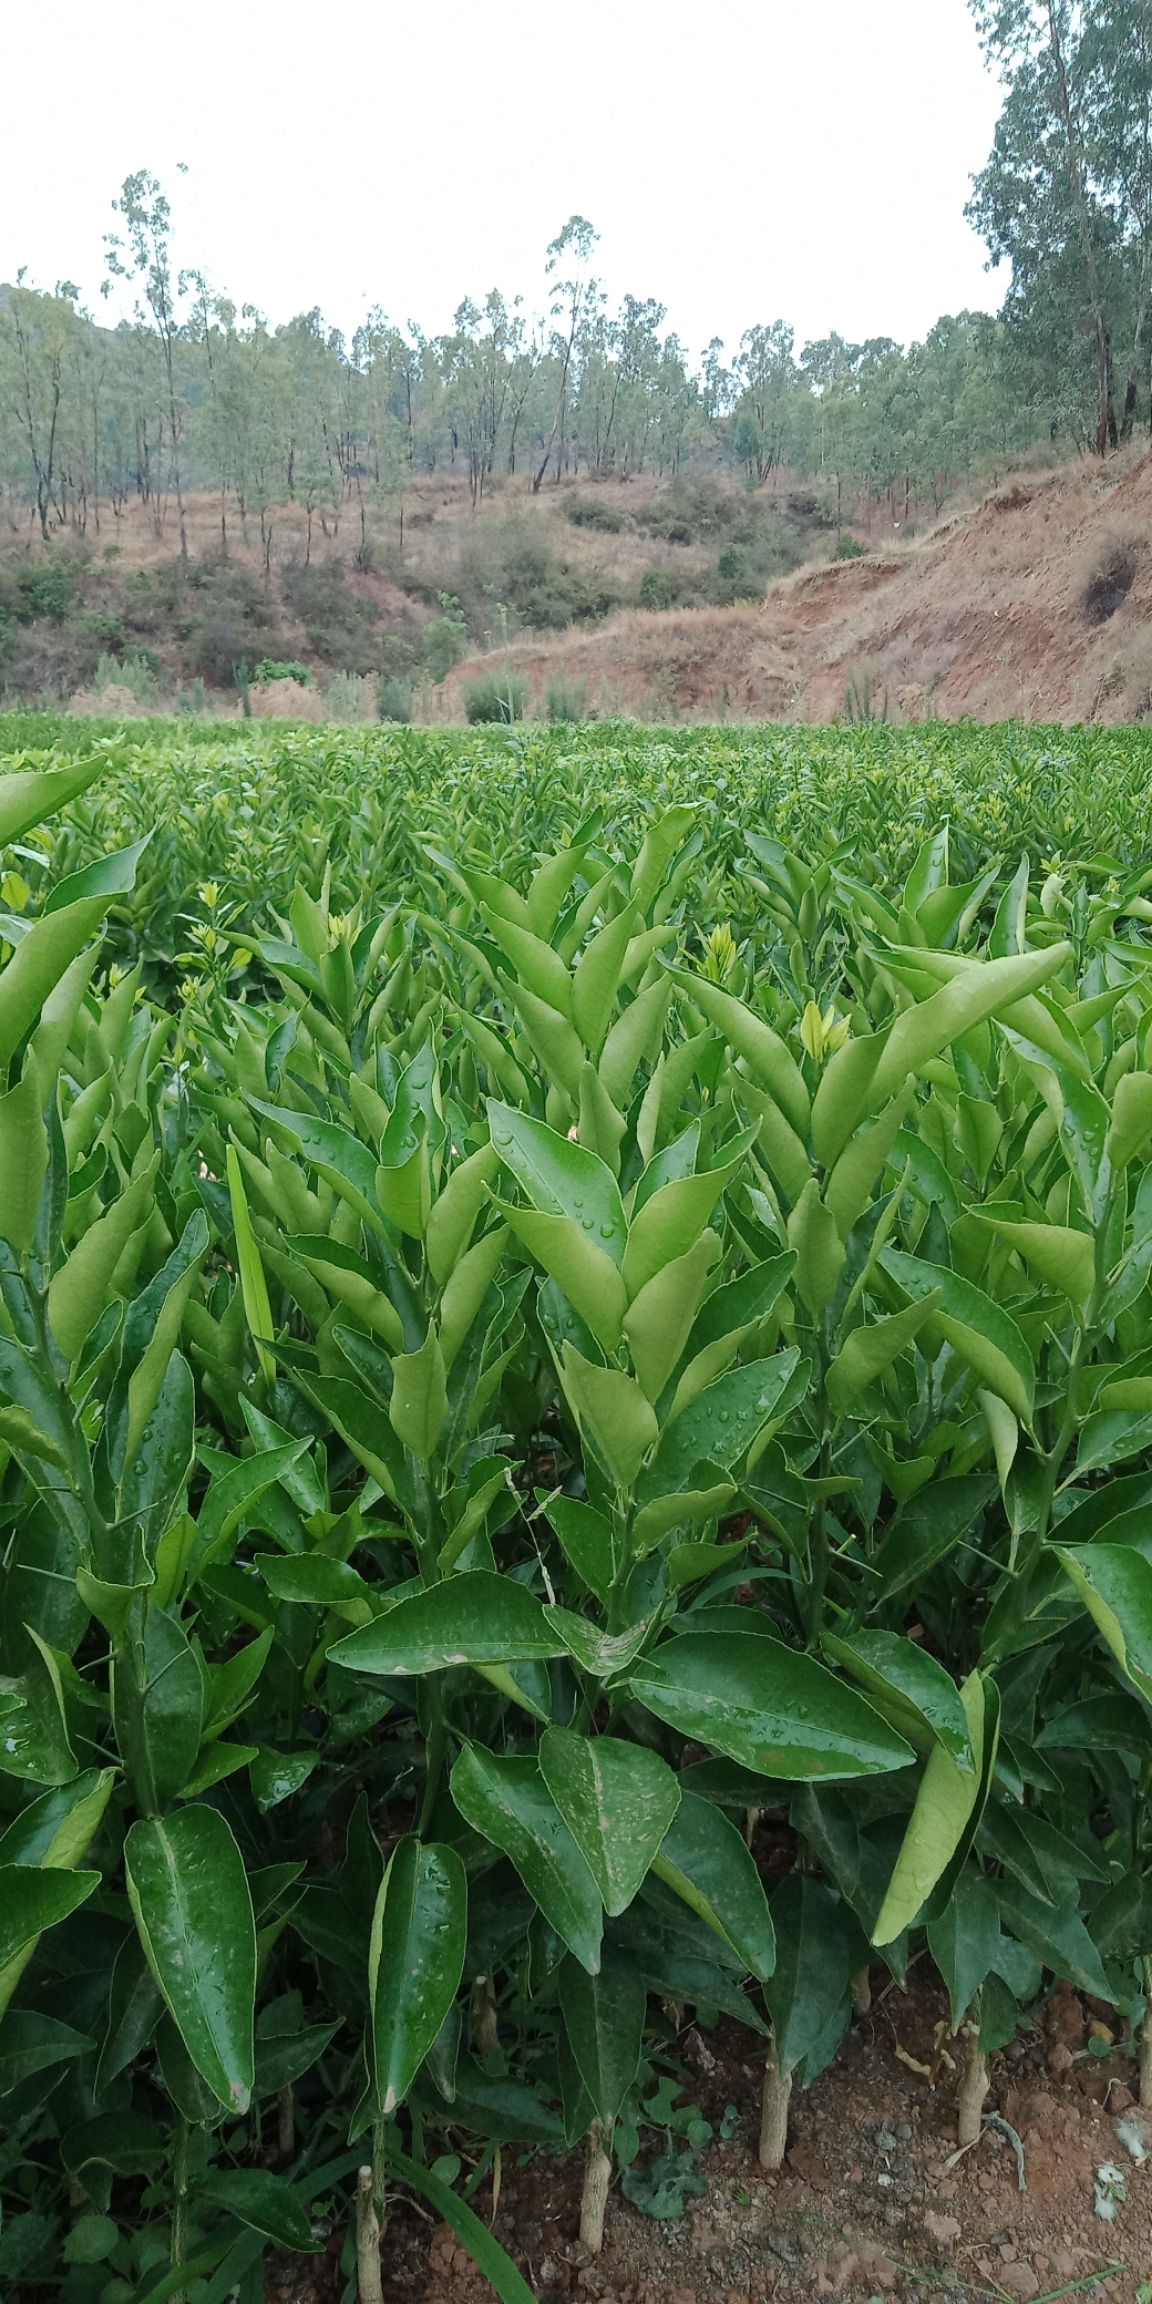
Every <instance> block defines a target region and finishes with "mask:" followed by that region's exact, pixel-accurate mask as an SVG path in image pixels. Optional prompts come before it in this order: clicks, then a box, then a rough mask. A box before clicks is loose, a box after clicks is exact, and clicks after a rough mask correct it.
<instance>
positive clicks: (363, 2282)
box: [356, 2168, 384, 2304]
mask: <svg viewBox="0 0 1152 2304" xmlns="http://www.w3.org/2000/svg"><path fill="white" fill-rule="evenodd" d="M373 2190H374V2187H373V2179H372V2170H371V2169H370V2168H362V2169H361V2170H360V2173H359V2175H358V2176H357V2179H356V2293H357V2296H358V2297H359V2304H384V2288H383V2283H382V2280H381V2276H380V2224H379V2219H378V2217H377V2214H376V2202H375V2199H374V2197H373Z"/></svg>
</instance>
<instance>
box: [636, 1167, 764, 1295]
mask: <svg viewBox="0 0 1152 2304" xmlns="http://www.w3.org/2000/svg"><path fill="white" fill-rule="evenodd" d="M749 1141H750V1138H748V1137H745V1138H742V1139H741V1140H740V1142H739V1146H738V1149H737V1154H736V1157H735V1158H734V1159H728V1160H726V1161H725V1162H724V1164H723V1166H721V1167H719V1168H705V1169H702V1170H701V1171H700V1173H699V1174H698V1175H695V1176H676V1177H673V1178H672V1179H671V1180H670V1182H669V1183H667V1184H661V1185H660V1186H659V1188H658V1189H657V1190H656V1191H655V1192H653V1193H652V1194H651V1196H650V1197H649V1198H648V1199H647V1200H645V1201H644V1202H643V1204H642V1206H640V1207H638V1208H637V1210H636V1211H635V1213H634V1215H633V1218H632V1223H631V1227H630V1230H629V1234H628V1246H627V1248H626V1250H625V1253H624V1282H625V1286H626V1287H627V1290H628V1294H629V1296H638V1295H639V1293H640V1290H641V1289H642V1288H643V1287H644V1285H645V1283H646V1282H647V1281H650V1280H651V1279H652V1278H653V1276H654V1275H655V1274H656V1273H657V1272H660V1271H662V1270H663V1268H664V1266H665V1265H666V1264H671V1263H673V1262H674V1261H675V1260H676V1258H677V1257H679V1256H686V1255H687V1253H688V1250H689V1249H690V1248H693V1247H694V1246H695V1244H696V1242H697V1241H698V1240H699V1238H700V1235H701V1233H702V1232H703V1230H704V1228H705V1226H706V1224H707V1222H708V1219H709V1217H710V1216H711V1214H712V1212H713V1209H714V1208H715V1206H716V1203H717V1201H718V1200H719V1199H720V1198H721V1196H722V1194H723V1192H724V1190H725V1187H726V1186H727V1185H728V1184H729V1183H730V1181H731V1179H732V1177H733V1176H735V1175H736V1174H737V1172H738V1171H739V1169H740V1168H741V1167H742V1166H743V1164H744V1160H745V1157H746V1154H747V1151H748V1146H749ZM729 1150H731V1147H729Z"/></svg>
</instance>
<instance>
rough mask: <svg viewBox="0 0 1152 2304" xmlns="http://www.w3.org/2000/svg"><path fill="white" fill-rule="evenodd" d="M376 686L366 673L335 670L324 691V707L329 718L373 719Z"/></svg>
mask: <svg viewBox="0 0 1152 2304" xmlns="http://www.w3.org/2000/svg"><path fill="white" fill-rule="evenodd" d="M376 686H377V684H376V682H375V681H373V680H372V679H370V678H369V677H368V675H367V674H365V673H360V672H334V673H333V675H332V678H331V679H330V681H329V682H328V686H327V688H326V689H325V691H324V709H325V712H326V713H327V716H328V718H329V720H371V719H372V718H373V717H374V707H375V702H376V693H375V692H376Z"/></svg>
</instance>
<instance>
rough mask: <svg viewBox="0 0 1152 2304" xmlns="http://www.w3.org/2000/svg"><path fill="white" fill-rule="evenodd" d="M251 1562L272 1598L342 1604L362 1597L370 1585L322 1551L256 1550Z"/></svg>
mask: <svg viewBox="0 0 1152 2304" xmlns="http://www.w3.org/2000/svg"><path fill="white" fill-rule="evenodd" d="M252 1565H253V1567H254V1568H256V1569H258V1570H259V1572H260V1574H261V1576H262V1577H263V1578H264V1582H265V1583H266V1585H267V1586H268V1590H269V1591H270V1592H271V1594H272V1597H273V1599H274V1600H290V1601H296V1602H302V1603H303V1604H304V1605H306V1606H307V1607H310V1608H340V1607H345V1606H346V1605H347V1603H348V1602H349V1601H350V1600H353V1601H355V1600H365V1599H366V1598H367V1595H368V1593H369V1591H370V1589H371V1587H370V1586H369V1585H367V1584H366V1583H365V1582H364V1578H363V1577H362V1576H359V1575H357V1573H356V1570H355V1568H351V1567H349V1565H348V1562H347V1561H346V1560H330V1559H329V1558H328V1556H327V1554H325V1553H323V1552H303V1553H302V1552H289V1553H287V1554H285V1553H283V1552H259V1553H257V1555H256V1558H255V1560H254V1561H253V1563H252Z"/></svg>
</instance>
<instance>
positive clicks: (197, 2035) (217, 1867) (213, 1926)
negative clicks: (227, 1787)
mask: <svg viewBox="0 0 1152 2304" xmlns="http://www.w3.org/2000/svg"><path fill="white" fill-rule="evenodd" d="M124 1859H125V1868H126V1873H127V1884H128V1896H129V1900H130V1902H131V1905H132V1911H133V1916H134V1918H135V1921H136V1926H137V1929H138V1931H139V1934H140V1941H141V1943H142V1944H143V1946H144V1950H145V1953H146V1955H147V1958H148V1965H149V1967H150V1968H151V1970H152V1974H153V1976H154V1977H155V1979H156V1982H157V1984H158V1985H159V1988H160V1991H161V1993H162V1994H163V1997H164V2000H165V2003H166V2005H167V2007H168V2009H169V2012H170V2014H171V2015H172V2017H173V2019H174V2021H175V2024H176V2027H177V2029H178V2031H179V2033H180V2036H181V2038H182V2040H183V2042H184V2046H185V2048H186V2049H187V2051H188V2054H189V2056H190V2057H191V2059H192V2062H193V2064H194V2065H195V2066H196V2069H197V2071H198V2072H199V2073H200V2075H201V2077H202V2079H204V2080H206V2081H207V2083H208V2086H209V2088H210V2089H211V2090H212V2092H213V2094H214V2095H215V2096H216V2097H217V2098H218V2099H219V2101H220V2103H221V2104H222V2105H223V2106H224V2108H225V2110H226V2111H231V2112H244V2111H246V2110H247V2107H248V2101H249V2098H250V2096H251V2093H252V2081H253V2073H254V2054H253V2008H254V2004H255V1996H256V1928H255V1923H254V1921H253V1917H252V1898H251V1895H250V1894H249V1889H248V1882H247V1879H246V1877H245V1872H244V1859H243V1857H242V1856H241V1854H240V1850H239V1848H238V1847H237V1845H236V1841H235V1839H234V1838H233V1835H232V1832H231V1830H230V1828H229V1826H228V1824H227V1822H226V1821H225V1819H224V1817H223V1816H222V1815H221V1814H220V1813H219V1812H218V1810H216V1809H214V1808H206V1807H201V1806H193V1807H188V1808H181V1809H179V1810H178V1811H177V1813H176V1814H175V1815H174V1816H170V1817H167V1818H164V1819H161V1818H154V1819H152V1818H150V1819H147V1820H143V1819H142V1820H140V1821H139V1822H137V1823H135V1824H133V1826H132V1827H131V1830H130V1831H129V1833H128V1837H127V1840H126V1842H125V1849H124Z"/></svg>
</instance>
